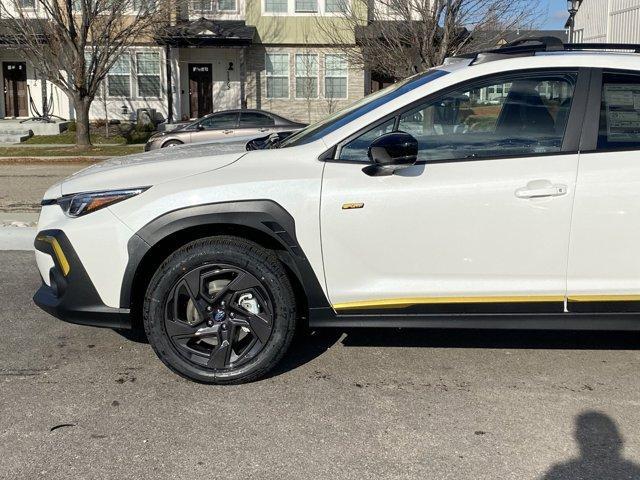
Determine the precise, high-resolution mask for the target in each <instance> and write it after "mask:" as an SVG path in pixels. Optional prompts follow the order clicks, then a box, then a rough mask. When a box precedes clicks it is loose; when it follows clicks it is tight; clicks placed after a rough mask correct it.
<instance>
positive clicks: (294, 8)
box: [293, 0, 320, 13]
mask: <svg viewBox="0 0 640 480" xmlns="http://www.w3.org/2000/svg"><path fill="white" fill-rule="evenodd" d="M305 1H312V2H315V4H316V9H315V10H298V2H305ZM293 13H320V0H293Z"/></svg>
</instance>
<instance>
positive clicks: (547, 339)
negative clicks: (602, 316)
mask: <svg viewBox="0 0 640 480" xmlns="http://www.w3.org/2000/svg"><path fill="white" fill-rule="evenodd" d="M344 332H345V333H346V337H345V338H344V339H343V341H342V344H343V345H344V346H346V347H424V348H512V349H574V350H638V349H640V342H639V341H638V340H640V334H638V333H637V332H599V331H588V332H587V331H556V330H554V331H546V330H484V329H474V330H471V329H469V330H467V329H448V330H446V329H434V330H421V329H390V328H385V329H369V328H362V329H347V330H344Z"/></svg>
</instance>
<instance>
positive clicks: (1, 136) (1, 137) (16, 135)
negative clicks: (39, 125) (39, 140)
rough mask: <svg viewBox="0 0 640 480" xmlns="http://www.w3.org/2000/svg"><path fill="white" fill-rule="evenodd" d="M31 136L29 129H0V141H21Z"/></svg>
mask: <svg viewBox="0 0 640 480" xmlns="http://www.w3.org/2000/svg"><path fill="white" fill-rule="evenodd" d="M30 137H31V132H30V131H26V132H25V131H22V132H17V131H13V132H12V131H2V130H0V143H21V142H24V141H25V140H28V139H29V138H30Z"/></svg>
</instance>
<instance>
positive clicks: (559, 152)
mask: <svg viewBox="0 0 640 480" xmlns="http://www.w3.org/2000/svg"><path fill="white" fill-rule="evenodd" d="M576 81H577V73H572V72H567V73H549V74H544V73H541V74H539V75H535V74H533V73H528V74H527V75H526V76H514V75H510V76H505V77H502V78H499V77H498V78H495V77H494V79H493V80H489V81H484V82H483V83H480V84H476V85H471V86H468V87H460V90H459V91H453V92H451V93H448V94H445V95H443V96H441V97H439V98H437V99H435V100H430V101H426V102H425V103H424V104H422V105H420V104H418V105H417V106H415V107H410V108H407V109H406V110H404V111H400V112H398V113H397V114H396V115H394V117H393V118H388V119H386V120H383V121H381V123H379V124H377V125H375V126H374V128H373V129H371V130H368V131H365V132H363V133H362V134H360V136H356V138H354V139H348V140H347V141H345V143H344V144H343V145H340V146H339V148H338V151H337V153H336V156H337V161H332V162H327V164H326V166H325V170H324V176H323V185H322V206H321V227H322V247H323V258H324V266H325V275H326V282H327V289H328V293H329V298H330V301H331V303H332V304H333V306H334V308H335V309H336V311H338V313H351V314H360V313H378V314H380V313H390V314H391V313H413V314H418V313H420V314H422V313H426V314H428V313H465V312H466V313H498V312H499V313H514V312H523V311H526V312H562V311H563V310H564V300H565V294H566V268H567V251H568V242H569V225H570V220H571V209H572V203H573V195H574V184H575V177H576V172H577V162H578V155H577V154H574V153H570V152H569V151H567V152H566V153H563V151H564V150H568V148H567V145H566V143H565V144H563V138H564V132H565V128H566V125H567V119H568V117H569V111H570V105H571V101H572V98H573V91H574V86H575V84H576ZM487 90H491V91H494V90H495V91H500V92H501V95H499V96H495V97H494V98H492V100H491V101H488V100H485V99H486V95H485V93H486V91H487ZM574 118H575V117H574ZM573 121H574V120H573V119H572V122H573ZM394 130H401V131H404V132H408V133H410V134H412V135H413V136H415V137H416V138H417V139H418V142H419V145H420V151H419V156H418V160H419V164H417V165H415V166H413V167H409V168H406V169H404V170H401V171H399V172H397V173H396V174H394V175H390V176H370V175H368V174H367V173H366V172H364V171H363V166H364V165H365V164H364V163H362V160H363V159H365V158H366V156H367V153H366V152H367V148H368V146H369V145H370V143H371V141H372V140H373V139H375V138H376V137H378V136H380V135H381V134H384V133H387V132H391V131H394ZM576 130H577V129H576ZM575 135H577V134H575ZM565 141H566V140H565Z"/></svg>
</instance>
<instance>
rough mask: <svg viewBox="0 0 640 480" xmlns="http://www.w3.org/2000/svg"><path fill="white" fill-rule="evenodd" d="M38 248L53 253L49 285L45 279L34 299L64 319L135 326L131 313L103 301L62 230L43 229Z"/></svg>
mask: <svg viewBox="0 0 640 480" xmlns="http://www.w3.org/2000/svg"><path fill="white" fill-rule="evenodd" d="M34 246H35V248H36V250H38V251H39V252H42V253H44V254H46V255H49V256H50V257H51V259H52V260H53V266H52V267H51V268H50V270H49V285H47V283H46V282H44V279H43V284H42V286H41V287H40V288H39V289H38V291H37V292H36V294H35V296H34V297H33V301H34V302H35V303H36V305H38V306H39V307H40V308H42V309H43V310H44V311H46V312H47V313H49V314H51V315H53V316H54V317H56V318H59V319H61V320H64V321H67V322H71V323H78V324H81V325H93V326H97V327H110V328H131V319H130V312H129V310H128V309H124V308H112V307H107V306H106V305H104V303H102V301H101V299H100V295H98V292H97V291H96V289H95V287H94V285H93V283H92V282H91V279H90V278H89V275H88V274H87V272H86V271H85V269H84V267H83V266H82V263H81V262H80V260H79V258H78V255H77V254H76V252H75V250H74V249H73V247H72V245H71V242H69V239H68V238H67V236H66V235H65V234H64V232H63V231H62V230H43V231H41V232H39V233H38V236H37V237H36V240H35V242H34Z"/></svg>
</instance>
